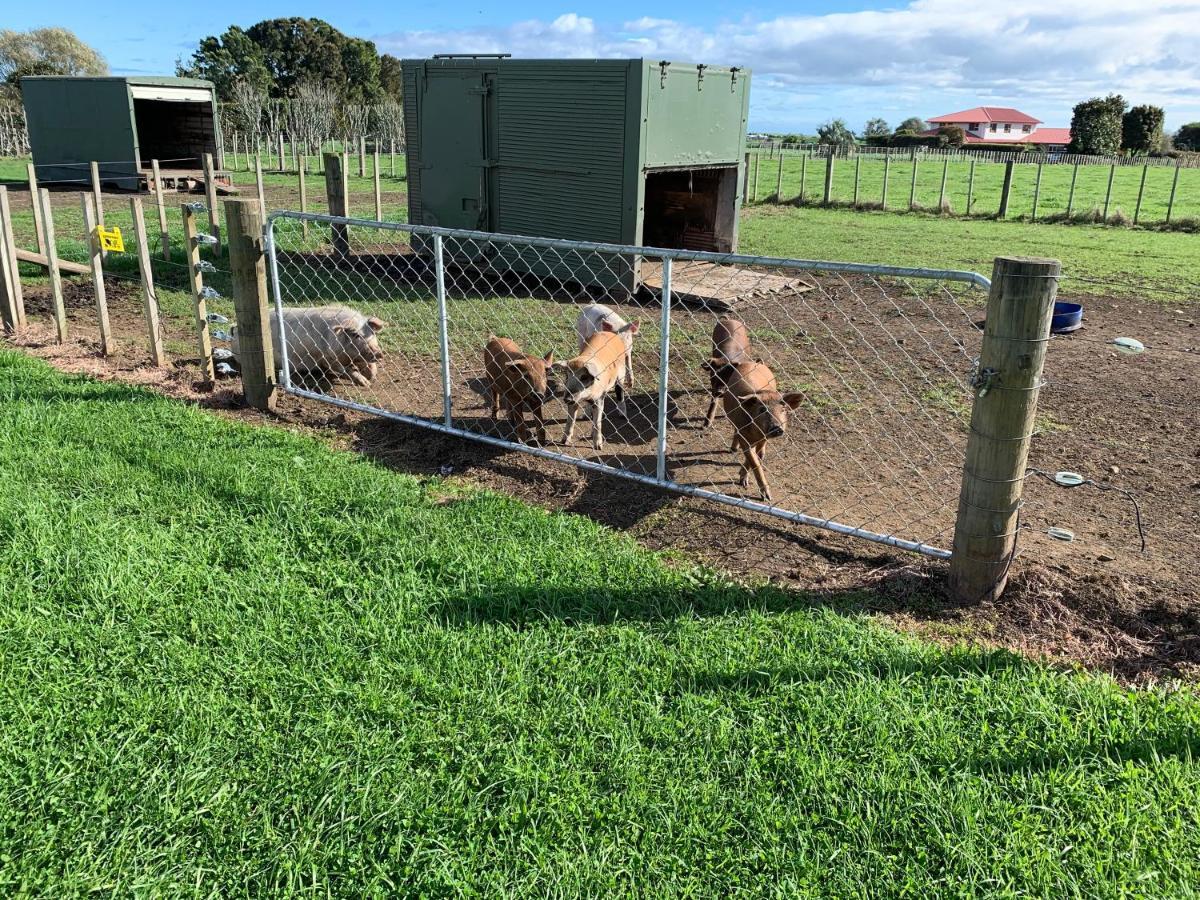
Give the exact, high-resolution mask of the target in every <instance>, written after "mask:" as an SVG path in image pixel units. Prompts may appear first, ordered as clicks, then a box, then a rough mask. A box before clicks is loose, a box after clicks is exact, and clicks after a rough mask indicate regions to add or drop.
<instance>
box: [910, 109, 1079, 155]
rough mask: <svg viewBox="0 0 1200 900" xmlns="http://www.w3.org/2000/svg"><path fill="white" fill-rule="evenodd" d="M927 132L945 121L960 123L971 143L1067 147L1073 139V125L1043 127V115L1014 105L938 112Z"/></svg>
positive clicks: (1043, 148)
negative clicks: (1032, 114) (1015, 107)
mask: <svg viewBox="0 0 1200 900" xmlns="http://www.w3.org/2000/svg"><path fill="white" fill-rule="evenodd" d="M929 124H930V125H932V126H934V127H933V128H932V129H931V130H930V131H927V132H925V133H926V134H931V135H932V134H937V129H938V128H939V127H940V126H942V125H957V126H958V127H959V128H961V129H962V130H963V135H964V137H965V139H966V143H968V144H987V143H993V142H994V143H997V144H1030V145H1031V147H1030V149H1034V148H1035V147H1036V148H1037V149H1041V150H1064V149H1066V146H1067V144H1069V143H1070V142H1071V129H1070V128H1039V127H1038V126H1040V125H1041V124H1042V120H1041V119H1035V118H1034V117H1033V116H1031V115H1029V114H1027V113H1023V112H1021V111H1020V110H1019V109H1013V108H1012V107H1011V106H975V107H972V108H971V109H964V110H962V111H961V112H955V113H948V114H946V115H944V116H934V117H933V118H932V119H930V120H929Z"/></svg>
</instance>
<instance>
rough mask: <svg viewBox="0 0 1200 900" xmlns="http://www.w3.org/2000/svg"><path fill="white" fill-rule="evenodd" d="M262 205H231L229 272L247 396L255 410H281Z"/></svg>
mask: <svg viewBox="0 0 1200 900" xmlns="http://www.w3.org/2000/svg"><path fill="white" fill-rule="evenodd" d="M263 218H264V217H263V213H262V210H261V209H260V208H259V206H258V203H257V201H254V200H226V201H225V225H226V228H228V230H229V270H230V273H231V274H232V276H233V304H234V309H235V310H236V315H237V330H238V363H239V365H240V366H241V369H242V391H243V393H244V394H245V397H246V403H247V404H249V405H250V406H253V407H254V408H255V409H261V410H267V411H270V410H274V409H275V351H274V348H273V347H272V345H271V325H270V316H269V314H268V312H267V257H266V246H265V242H264V240H263Z"/></svg>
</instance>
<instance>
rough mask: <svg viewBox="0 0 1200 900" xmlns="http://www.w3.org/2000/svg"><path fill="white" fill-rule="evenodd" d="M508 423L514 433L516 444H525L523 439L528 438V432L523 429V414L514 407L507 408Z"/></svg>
mask: <svg viewBox="0 0 1200 900" xmlns="http://www.w3.org/2000/svg"><path fill="white" fill-rule="evenodd" d="M508 423H509V424H510V425H511V426H512V427H513V431H514V432H515V433H516V436H517V442H518V443H521V444H523V443H525V439H526V438H527V437H528V436H529V432H528V431H527V430H526V428H525V414H524V413H523V412H521V410H519V409H517V408H516V407H515V406H510V407H509V408H508Z"/></svg>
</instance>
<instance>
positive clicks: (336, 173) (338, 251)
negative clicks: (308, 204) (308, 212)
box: [325, 153, 350, 257]
mask: <svg viewBox="0 0 1200 900" xmlns="http://www.w3.org/2000/svg"><path fill="white" fill-rule="evenodd" d="M345 162H346V158H345V157H344V156H342V154H340V153H326V154H325V199H326V201H327V202H328V204H329V215H331V216H342V217H344V216H345V215H346V193H347V191H348V189H349V185H348V184H347V182H346V177H347V176H346V166H345ZM330 230H331V231H332V234H333V252H334V255H336V256H339V257H347V256H349V255H350V230H349V228H348V227H347V226H345V225H342V224H334V225H332V226H330Z"/></svg>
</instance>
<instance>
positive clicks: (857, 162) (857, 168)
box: [854, 154, 862, 209]
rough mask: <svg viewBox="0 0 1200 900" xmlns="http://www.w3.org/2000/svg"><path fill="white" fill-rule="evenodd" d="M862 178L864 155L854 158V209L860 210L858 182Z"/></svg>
mask: <svg viewBox="0 0 1200 900" xmlns="http://www.w3.org/2000/svg"><path fill="white" fill-rule="evenodd" d="M861 176H862V154H856V155H855V157H854V208H855V209H858V182H859V179H860V178H861Z"/></svg>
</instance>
